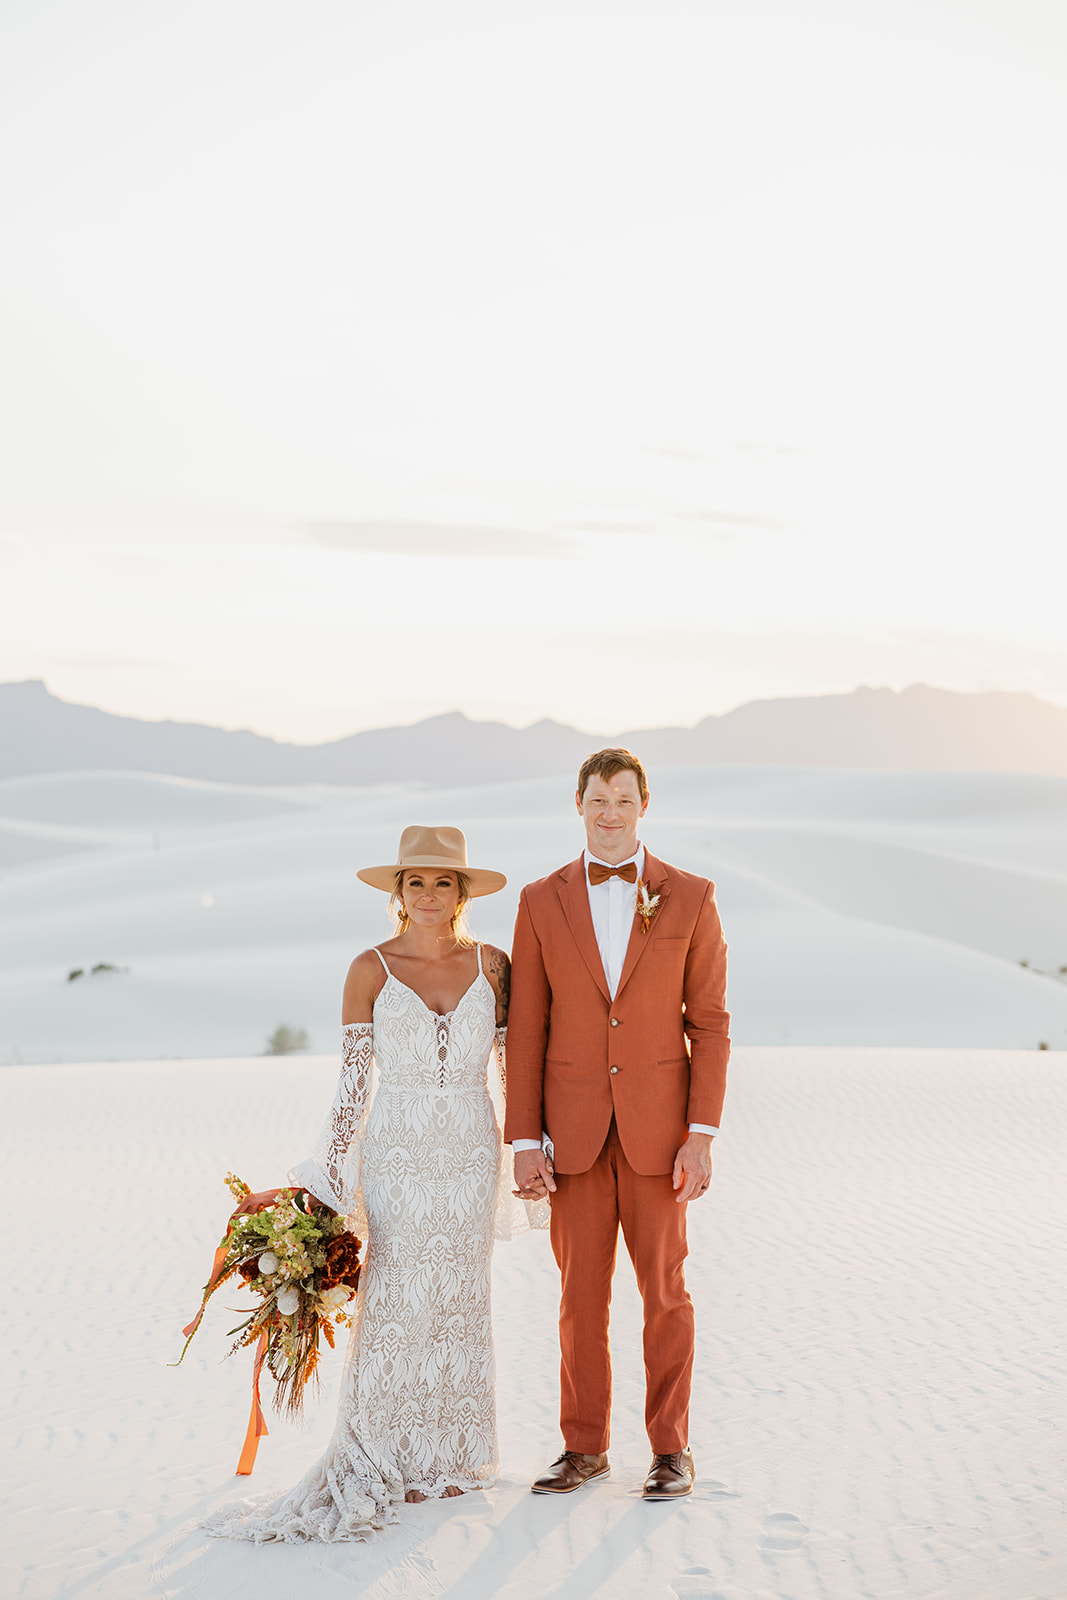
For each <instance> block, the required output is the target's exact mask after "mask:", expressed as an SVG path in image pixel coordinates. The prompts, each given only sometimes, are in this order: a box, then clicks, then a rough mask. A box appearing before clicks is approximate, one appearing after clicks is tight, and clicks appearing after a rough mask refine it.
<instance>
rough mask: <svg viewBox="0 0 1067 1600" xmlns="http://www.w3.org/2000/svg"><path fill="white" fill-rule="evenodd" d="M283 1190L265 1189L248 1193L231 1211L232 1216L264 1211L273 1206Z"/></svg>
mask: <svg viewBox="0 0 1067 1600" xmlns="http://www.w3.org/2000/svg"><path fill="white" fill-rule="evenodd" d="M281 1192H282V1191H281V1190H280V1189H263V1190H262V1191H261V1192H260V1193H259V1194H246V1195H245V1197H244V1199H243V1200H242V1201H241V1204H240V1205H239V1206H236V1207H235V1208H234V1210H233V1211H232V1212H231V1216H234V1217H251V1216H254V1214H255V1213H256V1212H257V1211H264V1210H265V1209H266V1207H267V1206H272V1205H273V1204H274V1202H275V1201H276V1200H277V1198H278V1196H279V1195H280V1194H281Z"/></svg>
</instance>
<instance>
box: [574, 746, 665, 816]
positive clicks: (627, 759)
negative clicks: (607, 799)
mask: <svg viewBox="0 0 1067 1600" xmlns="http://www.w3.org/2000/svg"><path fill="white" fill-rule="evenodd" d="M617 772H632V773H633V774H634V777H635V778H636V779H637V787H638V789H639V790H640V791H641V804H642V805H644V803H645V801H646V800H647V799H648V779H647V778H646V777H645V769H644V767H643V766H642V765H641V763H640V761H639V760H638V759H637V757H636V756H635V755H634V753H633V751H632V750H624V749H622V747H621V746H619V747H618V748H617V749H612V750H597V751H596V752H595V754H593V755H591V756H586V758H585V760H584V761H583V762H582V765H581V768H580V770H579V772H578V797H579V799H584V798H585V791H586V789H587V788H588V787H589V780H590V778H603V780H604V782H605V783H607V781H608V779H609V778H614V776H615V774H616V773H617Z"/></svg>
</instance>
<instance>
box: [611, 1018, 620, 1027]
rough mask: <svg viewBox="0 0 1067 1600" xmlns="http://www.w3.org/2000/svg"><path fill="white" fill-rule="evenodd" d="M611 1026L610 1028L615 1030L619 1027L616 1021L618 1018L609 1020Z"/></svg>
mask: <svg viewBox="0 0 1067 1600" xmlns="http://www.w3.org/2000/svg"><path fill="white" fill-rule="evenodd" d="M611 1026H612V1027H613V1028H617V1027H618V1026H619V1019H618V1017H612V1019H611Z"/></svg>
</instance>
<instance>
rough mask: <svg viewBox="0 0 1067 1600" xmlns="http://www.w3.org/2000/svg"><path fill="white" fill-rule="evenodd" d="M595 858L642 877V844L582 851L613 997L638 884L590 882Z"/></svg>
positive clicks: (517, 1145)
mask: <svg viewBox="0 0 1067 1600" xmlns="http://www.w3.org/2000/svg"><path fill="white" fill-rule="evenodd" d="M591 861H596V862H597V863H598V865H600V866H603V867H625V866H628V865H629V863H630V862H631V861H632V862H633V864H634V866H635V867H636V868H637V876H638V878H641V877H642V876H643V875H644V870H645V847H644V845H643V844H639V845H638V847H637V853H636V854H635V855H632V856H629V857H627V860H626V861H600V860H599V857H597V856H594V855H592V854H591V853H590V851H589V850H588V849H587V850H586V851H585V858H584V863H583V864H584V869H585V887H586V889H587V891H588V894H589V911H590V915H591V916H592V918H593V932H594V933H595V934H596V943H597V949H598V950H599V951H600V960H601V962H602V963H603V966H604V977H605V978H606V979H607V984H608V993H609V994H610V995H611V998H612V999H613V1000H614V998H615V995H616V993H617V992H618V988H619V979H620V978H621V977H622V969H623V964H624V962H625V960H626V950H627V946H628V945H629V943H630V934H631V933H632V932H633V925H634V913H635V912H636V910H637V884H636V883H627V882H626V879H625V878H620V877H611V878H606V879H605V880H604V882H603V883H596V884H593V883H590V882H589V863H590V862H591ZM689 1131H690V1133H710V1134H713V1135H714V1134H716V1133H718V1131H719V1130H718V1128H712V1127H710V1126H709V1125H708V1124H707V1123H706V1122H691V1123H690V1124H689ZM511 1148H512V1149H513V1150H537V1149H539V1148H540V1146H539V1145H538V1143H537V1141H536V1140H534V1139H516V1140H515V1141H514V1142H513V1144H512V1147H511Z"/></svg>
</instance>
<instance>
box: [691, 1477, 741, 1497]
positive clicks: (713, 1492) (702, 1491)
mask: <svg viewBox="0 0 1067 1600" xmlns="http://www.w3.org/2000/svg"><path fill="white" fill-rule="evenodd" d="M694 1493H695V1494H696V1495H697V1497H698V1499H701V1500H738V1499H740V1496H739V1495H738V1492H737V1490H736V1489H730V1488H728V1487H727V1486H726V1484H725V1483H720V1482H719V1480H718V1478H705V1479H704V1480H703V1482H701V1480H700V1479H699V1478H698V1479H697V1486H696V1489H695V1490H694Z"/></svg>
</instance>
